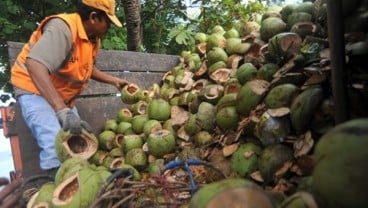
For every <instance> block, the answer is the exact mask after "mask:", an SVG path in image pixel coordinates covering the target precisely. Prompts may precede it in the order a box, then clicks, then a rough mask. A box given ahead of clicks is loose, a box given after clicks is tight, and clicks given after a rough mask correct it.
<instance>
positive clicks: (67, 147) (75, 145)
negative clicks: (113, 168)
mask: <svg viewBox="0 0 368 208" xmlns="http://www.w3.org/2000/svg"><path fill="white" fill-rule="evenodd" d="M98 146H99V141H98V140H97V138H96V136H95V135H94V134H93V133H90V132H88V131H87V130H85V129H82V132H81V133H80V134H79V135H75V134H72V133H70V131H64V130H63V129H61V130H60V131H59V132H58V134H57V135H56V139H55V151H56V154H57V156H58V158H59V160H60V161H61V162H64V161H65V160H66V159H68V158H71V157H81V158H84V159H87V160H88V159H89V158H90V157H92V155H93V154H95V152H96V151H97V149H98Z"/></svg>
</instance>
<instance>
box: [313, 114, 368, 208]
mask: <svg viewBox="0 0 368 208" xmlns="http://www.w3.org/2000/svg"><path fill="white" fill-rule="evenodd" d="M367 146H368V119H366V118H361V119H353V120H349V121H346V122H344V123H341V124H339V125H337V126H335V127H334V128H333V129H332V130H330V131H329V132H327V133H326V134H324V135H323V136H322V137H321V138H320V140H319V141H318V142H317V144H316V147H315V152H314V154H313V161H314V169H313V172H312V178H313V181H312V189H313V192H314V193H315V194H316V199H317V201H318V203H319V204H318V205H319V207H326V208H330V207H341V208H344V207H368V200H367V196H368V191H367V186H368V181H367V180H366V177H367V174H368V163H367V161H366V159H367V158H368V151H367V150H366V147H367Z"/></svg>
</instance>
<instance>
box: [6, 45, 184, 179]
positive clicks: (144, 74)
mask: <svg viewBox="0 0 368 208" xmlns="http://www.w3.org/2000/svg"><path fill="white" fill-rule="evenodd" d="M23 45H24V44H23V43H18V42H8V53H9V58H10V64H13V63H14V61H15V59H16V57H17V55H18V53H19V52H20V50H21V48H22V47H23ZM178 63H179V56H172V55H161V54H149V53H138V52H128V51H106V50H101V51H100V53H99V54H98V56H97V58H96V67H97V68H99V69H100V70H102V71H105V72H106V73H110V74H112V75H114V76H118V77H123V78H125V79H127V80H129V81H130V82H132V83H136V84H137V85H138V86H139V87H140V88H141V89H149V88H150V87H151V86H152V85H153V84H154V83H159V82H160V81H161V78H162V76H163V75H164V73H165V72H167V71H169V70H170V69H172V68H173V67H175V66H176V65H177V64H178ZM117 93H120V92H118V90H117V89H116V88H115V87H113V86H110V85H107V84H103V83H99V82H96V81H93V80H91V81H90V83H89V87H88V88H87V89H85V90H84V92H83V93H82V95H81V97H79V98H77V99H76V106H77V108H78V111H79V114H80V116H81V118H82V119H83V120H86V121H87V122H88V123H89V124H90V125H91V126H92V127H93V130H94V132H95V134H97V133H99V132H100V131H101V129H102V127H103V125H104V123H105V121H106V120H108V119H111V118H115V117H116V113H117V112H118V110H119V109H121V108H122V107H127V105H124V103H123V102H122V101H121V98H120V97H118V96H116V94H117ZM108 95H110V96H108ZM15 109H16V110H15V119H14V120H13V121H12V122H10V123H9V126H10V127H11V128H10V129H9V132H11V133H12V134H13V135H15V136H18V138H19V144H20V145H19V146H20V150H18V151H19V152H20V153H21V155H19V157H20V158H21V161H22V164H21V165H20V166H19V167H22V170H20V169H16V171H18V173H17V174H18V175H21V176H22V177H25V178H26V177H29V176H32V175H35V174H39V173H40V172H41V170H40V167H39V148H38V146H37V143H36V140H35V139H34V138H33V136H32V134H31V132H30V130H29V128H28V127H27V125H26V124H25V122H24V120H23V117H22V115H21V112H20V108H19V106H18V105H17V104H16V106H15ZM16 159H18V158H15V160H16Z"/></svg>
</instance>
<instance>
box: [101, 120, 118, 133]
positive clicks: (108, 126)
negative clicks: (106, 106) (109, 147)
mask: <svg viewBox="0 0 368 208" xmlns="http://www.w3.org/2000/svg"><path fill="white" fill-rule="evenodd" d="M117 127H118V122H117V121H116V120H115V119H108V120H107V121H105V124H104V130H111V131H116V128H117Z"/></svg>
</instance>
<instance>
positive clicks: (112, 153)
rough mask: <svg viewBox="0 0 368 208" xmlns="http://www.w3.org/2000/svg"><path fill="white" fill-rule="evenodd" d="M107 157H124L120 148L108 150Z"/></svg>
mask: <svg viewBox="0 0 368 208" xmlns="http://www.w3.org/2000/svg"><path fill="white" fill-rule="evenodd" d="M109 156H110V157H112V158H116V157H122V156H124V152H123V150H122V148H119V147H115V148H114V149H112V150H110V152H109Z"/></svg>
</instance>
